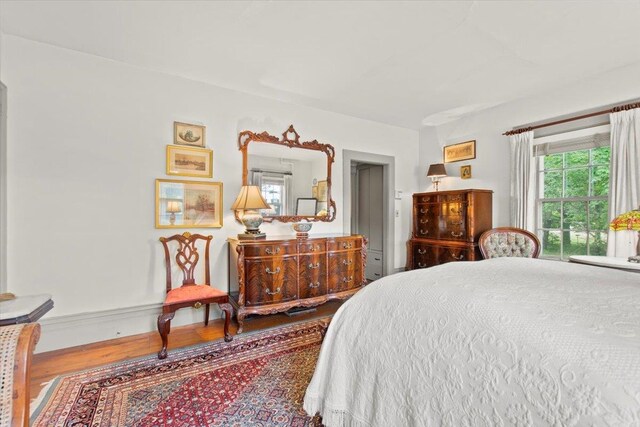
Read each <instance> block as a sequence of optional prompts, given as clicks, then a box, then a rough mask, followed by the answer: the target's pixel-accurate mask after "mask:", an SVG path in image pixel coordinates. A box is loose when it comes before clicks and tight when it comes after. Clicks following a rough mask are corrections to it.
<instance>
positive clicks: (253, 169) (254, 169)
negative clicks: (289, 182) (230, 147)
mask: <svg viewBox="0 0 640 427" xmlns="http://www.w3.org/2000/svg"><path fill="white" fill-rule="evenodd" d="M251 172H262V173H275V174H278V175H293V172H282V171H270V170H264V169H257V168H252V169H251Z"/></svg>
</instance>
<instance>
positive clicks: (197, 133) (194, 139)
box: [173, 122, 205, 147]
mask: <svg viewBox="0 0 640 427" xmlns="http://www.w3.org/2000/svg"><path fill="white" fill-rule="evenodd" d="M204 137H205V127H204V126H201V125H192V124H189V123H181V122H173V142H174V144H178V145H193V146H196V147H204V144H205V141H204Z"/></svg>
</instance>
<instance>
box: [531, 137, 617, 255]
mask: <svg viewBox="0 0 640 427" xmlns="http://www.w3.org/2000/svg"><path fill="white" fill-rule="evenodd" d="M534 154H535V155H536V158H537V165H538V168H537V171H538V172H537V175H538V176H537V183H538V197H537V203H536V206H537V213H538V215H537V234H538V236H539V237H540V241H541V243H542V253H541V256H542V257H545V258H559V259H567V258H568V257H569V256H570V255H606V251H607V229H608V226H609V218H608V211H609V206H608V205H609V203H608V194H609V155H610V149H609V134H608V133H603V134H596V135H589V136H586V137H579V138H573V139H565V140H561V141H556V142H555V143H544V144H536V145H535V146H534Z"/></svg>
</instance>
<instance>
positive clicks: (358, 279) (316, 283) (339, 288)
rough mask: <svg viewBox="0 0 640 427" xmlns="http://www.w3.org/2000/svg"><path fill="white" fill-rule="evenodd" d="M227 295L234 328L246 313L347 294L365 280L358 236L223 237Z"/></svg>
mask: <svg viewBox="0 0 640 427" xmlns="http://www.w3.org/2000/svg"><path fill="white" fill-rule="evenodd" d="M228 242H229V299H230V302H231V304H232V305H233V307H234V309H235V311H236V315H237V319H238V325H239V326H238V333H241V332H242V327H243V323H244V318H245V317H246V316H248V315H250V314H272V313H278V312H283V311H287V310H290V309H292V308H295V307H312V306H316V305H320V304H323V303H325V302H327V301H329V300H333V299H346V298H349V297H350V296H351V295H353V294H355V293H356V292H357V291H358V290H360V289H361V288H362V287H363V286H364V285H365V284H366V279H365V276H364V271H365V266H366V259H367V247H366V239H365V238H364V237H363V236H361V235H326V236H321V235H314V236H311V237H309V238H306V239H296V238H289V237H277V236H275V237H274V236H268V237H267V238H266V239H261V240H238V239H234V238H230V239H228Z"/></svg>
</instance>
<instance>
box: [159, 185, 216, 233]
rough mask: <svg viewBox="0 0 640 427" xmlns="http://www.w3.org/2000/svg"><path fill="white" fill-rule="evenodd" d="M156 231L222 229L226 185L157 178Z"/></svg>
mask: <svg viewBox="0 0 640 427" xmlns="http://www.w3.org/2000/svg"><path fill="white" fill-rule="evenodd" d="M155 216H156V228H220V227H222V183H221V182H208V181H180V180H171V179H156V215H155Z"/></svg>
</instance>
